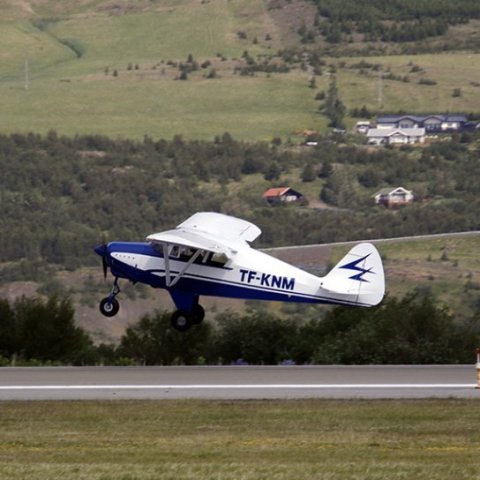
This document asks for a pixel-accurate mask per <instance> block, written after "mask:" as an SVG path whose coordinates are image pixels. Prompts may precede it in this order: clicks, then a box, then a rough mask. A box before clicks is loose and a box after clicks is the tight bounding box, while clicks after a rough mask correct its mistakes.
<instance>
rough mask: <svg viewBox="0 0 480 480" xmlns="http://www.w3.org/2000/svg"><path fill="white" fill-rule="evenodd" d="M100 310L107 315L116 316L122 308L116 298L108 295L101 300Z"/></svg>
mask: <svg viewBox="0 0 480 480" xmlns="http://www.w3.org/2000/svg"><path fill="white" fill-rule="evenodd" d="M99 307H100V312H101V313H102V315H105V316H106V317H114V316H115V315H116V314H117V313H118V311H119V310H120V304H119V303H118V300H117V299H116V298H110V297H106V298H104V299H103V300H102V301H101V302H100V305H99Z"/></svg>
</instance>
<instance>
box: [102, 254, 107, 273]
mask: <svg viewBox="0 0 480 480" xmlns="http://www.w3.org/2000/svg"><path fill="white" fill-rule="evenodd" d="M102 267H103V278H107V271H108V264H107V259H106V258H105V257H102Z"/></svg>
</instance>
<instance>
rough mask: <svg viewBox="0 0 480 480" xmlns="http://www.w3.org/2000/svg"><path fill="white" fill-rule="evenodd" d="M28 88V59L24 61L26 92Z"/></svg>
mask: <svg viewBox="0 0 480 480" xmlns="http://www.w3.org/2000/svg"><path fill="white" fill-rule="evenodd" d="M29 86H30V77H29V71H28V59H26V60H25V91H28V88H29Z"/></svg>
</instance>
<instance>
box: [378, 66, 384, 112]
mask: <svg viewBox="0 0 480 480" xmlns="http://www.w3.org/2000/svg"><path fill="white" fill-rule="evenodd" d="M377 90H378V109H379V110H382V109H383V75H382V70H381V69H379V70H378V81H377Z"/></svg>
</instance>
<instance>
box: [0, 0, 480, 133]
mask: <svg viewBox="0 0 480 480" xmlns="http://www.w3.org/2000/svg"><path fill="white" fill-rule="evenodd" d="M272 5H273V4H272V3H270V2H267V1H266V0H264V1H262V0H256V1H249V0H234V1H229V2H224V1H219V0H211V1H208V2H199V1H194V0H183V1H180V2H178V1H175V2H174V1H170V2H168V1H167V2H165V1H162V2H159V1H153V2H147V1H139V2H135V3H132V2H109V1H101V0H96V1H94V0H92V1H86V0H85V1H82V2H53V1H51V0H37V1H30V2H29V1H23V2H20V1H14V0H10V1H8V2H4V5H3V4H2V19H1V20H0V27H1V28H0V44H1V45H2V47H3V48H2V51H1V52H0V60H1V61H0V96H1V97H2V108H1V111H0V131H2V132H14V131H35V132H40V133H45V132H47V131H48V130H50V129H55V130H57V131H58V132H60V133H62V134H67V135H74V134H76V133H102V134H106V135H109V136H113V137H117V136H124V137H134V138H141V137H143V136H144V135H150V136H152V137H154V138H159V137H164V138H171V137H173V136H174V135H176V134H181V135H183V136H184V137H186V138H203V139H212V138H213V137H214V136H215V135H219V134H220V135H221V134H222V133H223V132H225V131H229V132H230V133H231V134H232V135H233V136H234V137H236V138H239V139H245V140H267V141H269V140H271V139H272V138H273V137H275V136H280V137H282V138H283V139H287V138H288V137H292V136H294V135H295V132H298V131H302V130H304V129H313V130H325V128H326V126H327V122H326V119H325V118H324V117H323V116H322V115H320V114H319V112H318V109H319V106H320V104H319V102H318V101H316V100H315V95H316V94H317V93H318V92H320V91H322V90H323V91H325V90H326V89H327V87H328V75H322V76H318V77H317V80H316V88H315V89H311V88H309V81H310V79H311V78H312V75H313V72H312V70H311V67H309V66H308V65H307V68H306V69H304V68H300V67H301V65H300V63H296V64H292V67H294V68H293V69H292V70H291V71H290V73H288V74H285V73H271V74H267V73H256V74H255V76H241V75H239V74H238V73H235V67H237V66H239V65H244V64H245V61H244V59H242V55H243V54H244V52H245V51H246V50H247V51H248V52H249V55H250V56H251V57H252V58H254V59H255V60H256V61H257V62H261V61H263V60H264V59H265V58H267V57H269V56H271V55H276V54H277V52H278V50H279V49H282V48H285V47H292V45H296V46H297V47H298V48H304V46H303V45H302V44H301V43H300V41H299V37H298V35H297V34H296V29H297V28H298V25H299V24H301V22H302V21H305V19H306V20H309V19H311V17H312V12H313V10H312V8H313V7H312V4H311V3H309V2H307V1H303V0H295V1H293V2H290V3H289V2H277V3H276V4H275V8H273V7H272ZM277 7H278V8H277ZM3 13H4V15H3ZM464 28H466V27H464ZM309 48H310V47H309ZM189 55H191V56H192V57H193V59H194V60H195V61H196V62H197V63H198V65H202V64H204V63H205V62H207V61H208V62H209V63H210V64H209V66H208V67H205V68H199V70H197V71H195V72H193V73H191V74H190V75H189V76H188V80H186V81H182V80H175V79H176V78H178V77H179V69H178V63H179V62H185V61H186V59H187V57H188V56H189ZM323 59H324V61H325V62H326V64H327V65H335V66H336V68H337V84H338V87H339V93H340V97H341V99H342V101H343V102H344V103H345V104H346V106H347V108H348V109H351V108H354V107H361V106H362V105H366V106H367V107H368V108H369V109H370V110H372V111H376V110H379V109H380V108H383V109H384V110H385V111H387V110H388V111H396V110H399V109H403V110H408V111H412V112H425V111H467V112H471V111H477V112H478V111H480V96H479V95H478V92H479V89H480V87H479V86H478V82H477V80H476V79H477V78H478V77H480V75H479V74H480V54H474V53H456V54H451V53H449V54H442V55H422V56H420V55H418V56H415V55H410V56H395V57H374V58H367V61H368V62H370V63H375V64H380V66H381V67H380V68H381V70H382V71H383V72H384V76H385V77H387V76H388V75H389V74H392V75H393V76H397V77H400V76H401V77H407V76H408V77H409V81H408V83H407V82H404V81H398V80H395V79H393V80H392V79H387V78H385V79H384V80H383V100H384V101H383V106H382V105H379V103H378V86H377V77H378V74H377V72H376V71H373V70H371V69H360V68H352V64H355V63H358V62H360V61H361V60H362V59H361V58H358V57H355V58H354V59H349V58H344V59H338V58H328V57H323ZM277 60H278V59H276V60H275V59H274V61H277ZM26 61H28V90H27V89H26V75H25V62H26ZM414 65H415V66H417V67H418V68H419V69H417V68H413V66H414ZM212 69H214V70H215V74H216V78H206V77H207V76H208V74H209V73H210V72H211V71H212ZM412 69H413V70H415V71H414V72H412ZM324 70H325V71H326V67H325V68H324ZM114 72H116V74H117V75H116V76H114ZM421 79H427V80H431V81H434V82H436V84H435V85H424V84H419V83H418V82H419V81H420V80H421ZM454 89H460V91H461V95H460V96H455V97H453V96H452V92H453V90H454ZM348 123H349V124H350V125H352V124H353V123H354V120H353V119H349V120H348Z"/></svg>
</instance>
